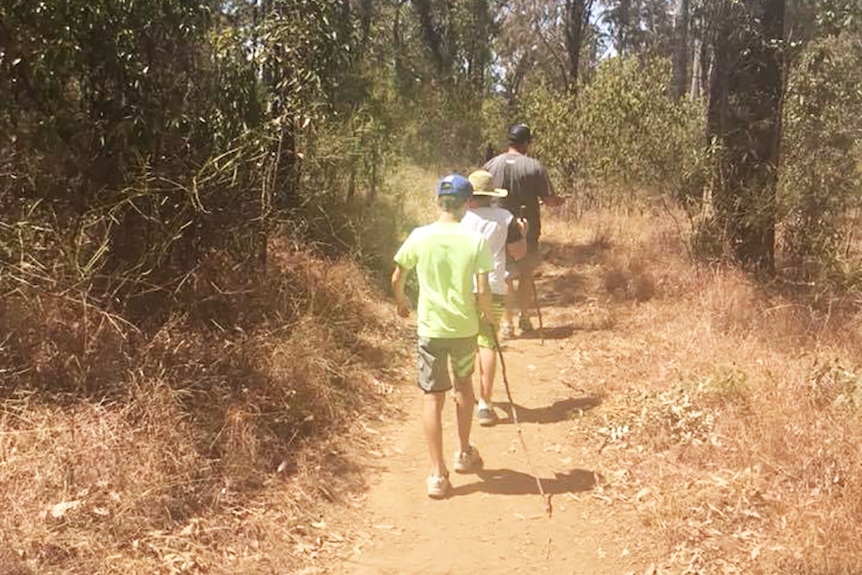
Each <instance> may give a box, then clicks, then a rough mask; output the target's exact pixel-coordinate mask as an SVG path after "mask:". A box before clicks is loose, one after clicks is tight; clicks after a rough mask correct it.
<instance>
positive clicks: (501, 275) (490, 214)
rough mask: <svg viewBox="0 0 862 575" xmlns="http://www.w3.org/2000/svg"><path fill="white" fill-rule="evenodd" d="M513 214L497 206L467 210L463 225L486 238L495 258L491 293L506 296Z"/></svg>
mask: <svg viewBox="0 0 862 575" xmlns="http://www.w3.org/2000/svg"><path fill="white" fill-rule="evenodd" d="M512 219H513V216H512V214H511V213H510V212H509V211H508V210H506V209H504V208H500V207H497V206H487V207H481V208H473V209H470V210H467V213H466V214H465V215H464V218H463V219H462V220H461V223H462V224H463V225H464V226H466V227H468V228H470V229H471V230H476V231H477V232H479V233H481V234H482V235H483V236H485V240H486V241H487V242H488V247H489V248H491V255H492V256H493V257H494V271H492V272H491V273H489V274H488V283H489V284H491V293H493V294H497V295H506V240H507V238H508V235H509V225H510V224H511V223H512Z"/></svg>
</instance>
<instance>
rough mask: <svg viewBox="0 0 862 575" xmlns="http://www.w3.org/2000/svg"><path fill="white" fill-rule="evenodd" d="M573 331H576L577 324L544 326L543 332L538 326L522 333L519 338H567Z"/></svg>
mask: <svg viewBox="0 0 862 575" xmlns="http://www.w3.org/2000/svg"><path fill="white" fill-rule="evenodd" d="M573 333H575V326H573V325H555V326H553V327H546V326H542V330H541V333H540V332H539V328H538V327H537V328H536V329H534V330H533V331H531V332H529V333H522V334H521V335H519V336H518V339H566V338H567V337H569V336H570V335H572V334H573Z"/></svg>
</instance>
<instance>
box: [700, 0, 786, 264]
mask: <svg viewBox="0 0 862 575" xmlns="http://www.w3.org/2000/svg"><path fill="white" fill-rule="evenodd" d="M719 4H720V6H719V14H718V20H717V27H716V30H715V33H714V35H713V72H712V77H711V85H710V101H709V110H708V118H707V130H708V134H709V137H710V140H711V142H713V143H715V144H718V147H717V148H716V149H717V155H718V157H717V162H716V166H715V168H716V169H715V173H714V183H713V189H714V202H715V214H716V217H717V218H719V222H718V223H719V224H720V225H721V228H722V229H723V230H724V233H725V235H726V240H727V242H728V247H729V249H730V254H731V255H732V256H733V257H734V258H735V259H736V260H737V261H738V262H739V263H741V264H742V265H743V266H744V267H746V268H748V269H751V270H753V271H758V272H766V273H769V272H772V271H773V270H774V265H775V251H774V250H775V221H776V213H775V210H776V206H775V189H776V183H777V173H778V158H779V141H780V136H781V103H782V94H783V75H782V61H781V48H780V44H781V40H782V39H783V35H784V9H785V0H746V2H744V3H739V2H736V1H734V0H722V1H721V2H720V3H719Z"/></svg>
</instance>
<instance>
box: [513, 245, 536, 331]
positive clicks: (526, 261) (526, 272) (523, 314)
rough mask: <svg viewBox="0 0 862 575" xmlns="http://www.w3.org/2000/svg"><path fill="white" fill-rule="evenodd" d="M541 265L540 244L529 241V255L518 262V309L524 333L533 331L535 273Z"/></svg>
mask: <svg viewBox="0 0 862 575" xmlns="http://www.w3.org/2000/svg"><path fill="white" fill-rule="evenodd" d="M538 265H539V243H538V241H537V240H530V239H528V240H527V255H526V256H524V258H523V259H522V260H521V261H520V262H518V268H519V273H518V290H517V292H518V294H517V299H518V308H519V309H520V318H519V321H518V324H519V325H518V327H519V328H520V330H521V331H522V332H529V331H532V330H533V326H532V325H531V324H530V312H531V311H532V309H533V303H534V302H533V294H534V293H535V284H534V283H533V282H534V281H535V279H534V278H535V272H536V268H537V267H538Z"/></svg>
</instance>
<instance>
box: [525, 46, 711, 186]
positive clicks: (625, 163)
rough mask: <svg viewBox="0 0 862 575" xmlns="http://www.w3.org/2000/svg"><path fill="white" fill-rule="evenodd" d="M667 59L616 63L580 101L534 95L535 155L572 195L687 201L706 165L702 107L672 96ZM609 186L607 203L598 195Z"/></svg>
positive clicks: (529, 108) (530, 116)
mask: <svg viewBox="0 0 862 575" xmlns="http://www.w3.org/2000/svg"><path fill="white" fill-rule="evenodd" d="M669 79H670V67H669V65H668V64H667V62H666V61H664V60H649V61H647V62H646V63H643V62H640V61H639V60H638V59H635V58H630V59H620V58H612V59H609V60H606V61H605V62H603V63H602V65H601V66H599V68H598V70H597V71H596V75H595V78H594V79H593V81H592V82H591V83H589V84H588V85H586V86H584V88H583V89H582V91H581V92H580V94H579V95H578V97H577V99H575V98H574V97H571V96H569V97H566V96H561V95H560V94H557V93H554V92H552V91H550V90H548V89H546V88H543V87H540V88H537V89H535V90H533V91H532V92H531V93H530V94H529V96H528V98H527V99H526V101H525V103H524V106H523V110H524V116H525V118H526V120H527V122H528V123H529V124H530V125H531V126H533V128H534V132H535V134H536V139H535V147H534V153H535V155H536V156H537V157H539V158H541V159H542V161H543V162H545V163H546V164H547V166H548V167H549V169H550V170H551V171H552V174H553V177H554V179H555V180H556V181H557V182H560V184H561V185H563V186H564V189H563V191H566V192H568V191H569V189H568V188H570V187H574V188H575V190H574V191H575V192H576V193H583V194H585V197H584V199H585V200H586V201H588V202H595V201H605V200H611V199H612V197H611V196H612V195H613V194H614V190H616V193H617V195H618V194H622V196H628V195H629V194H631V193H632V192H633V191H636V190H643V189H647V190H650V191H653V192H659V193H664V194H670V195H673V196H676V197H682V196H684V195H686V194H689V193H690V189H691V181H692V178H693V176H695V175H697V167H698V166H699V165H700V164H701V161H700V155H701V154H702V152H701V148H702V145H701V142H702V136H701V135H700V134H701V129H700V125H701V122H702V110H701V109H700V106H699V105H697V104H688V103H676V102H674V101H673V100H672V99H671V98H670V97H669V96H668V94H667V86H668V82H669ZM597 186H602V187H603V194H604V196H603V198H602V199H599V198H597V197H595V196H594V195H593V192H591V191H590V190H591V189H593V188H594V187H597Z"/></svg>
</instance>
